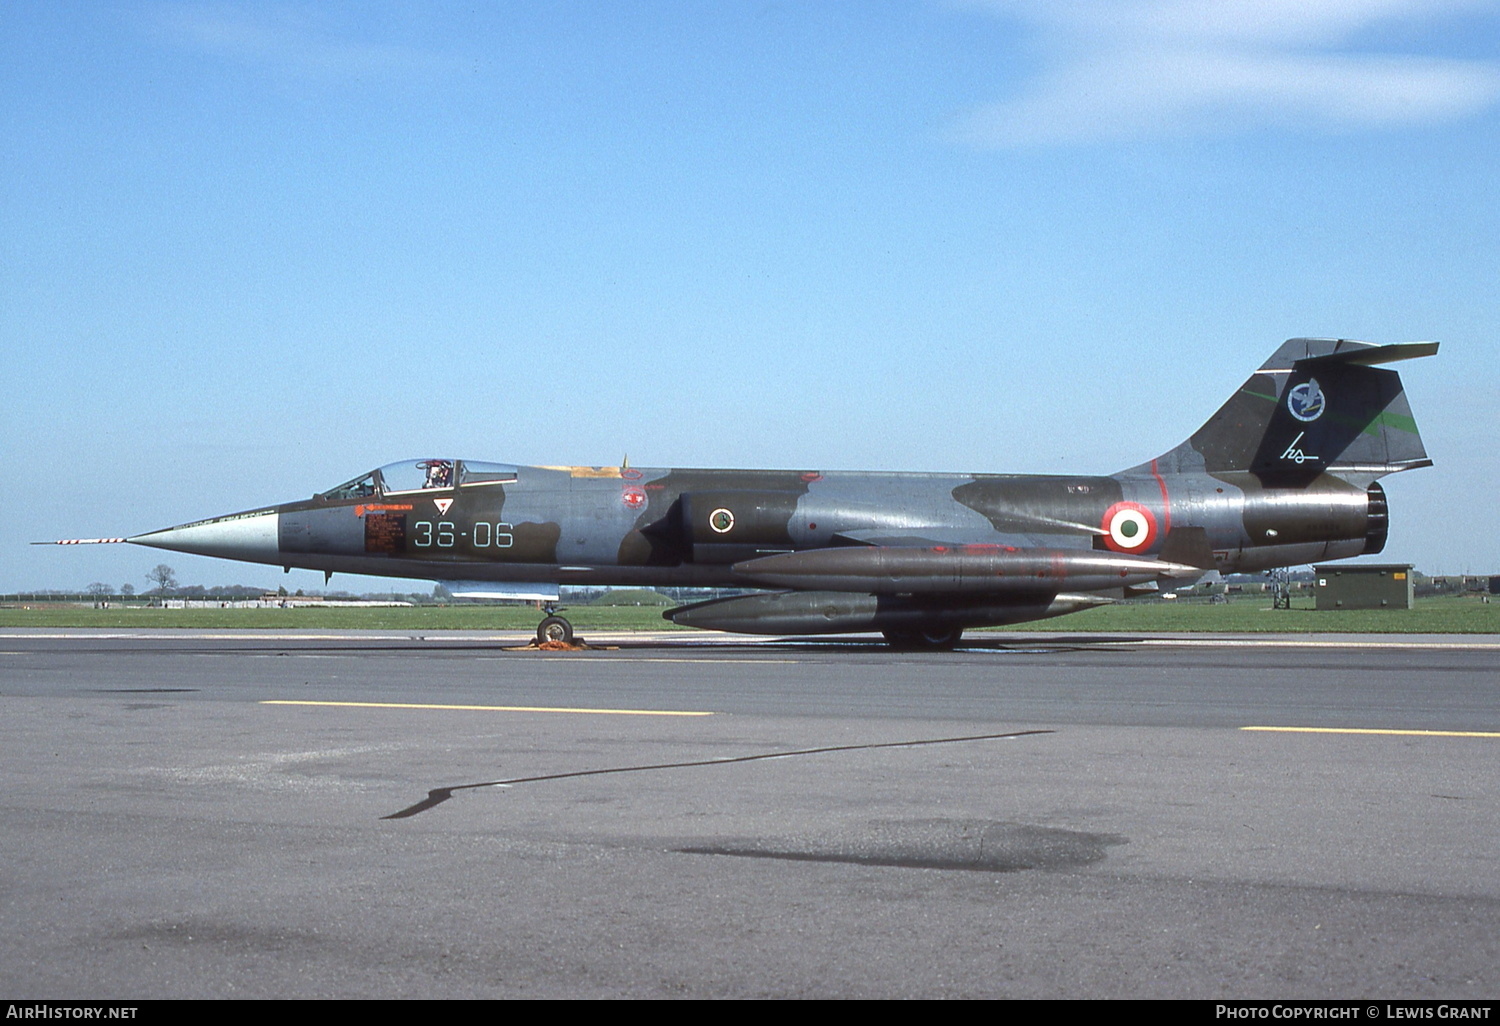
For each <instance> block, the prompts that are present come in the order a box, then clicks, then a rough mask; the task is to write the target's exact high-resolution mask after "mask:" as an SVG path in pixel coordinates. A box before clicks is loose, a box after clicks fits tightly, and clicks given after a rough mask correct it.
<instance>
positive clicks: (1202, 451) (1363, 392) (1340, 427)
mask: <svg viewBox="0 0 1500 1026" xmlns="http://www.w3.org/2000/svg"><path fill="white" fill-rule="evenodd" d="M1437 349H1438V344H1437V343H1436V342H1416V343H1411V344H1408V345H1389V346H1374V345H1370V344H1368V343H1365V342H1353V341H1350V340H1348V339H1320V338H1294V339H1291V340H1290V341H1288V342H1286V343H1285V344H1284V345H1282V347H1281V348H1280V349H1278V350H1276V352H1275V354H1273V355H1272V356H1271V358H1270V359H1269V360H1267V361H1266V362H1265V364H1263V365H1262V366H1261V368H1260V369H1259V370H1258V371H1256V372H1255V374H1254V375H1252V376H1251V378H1250V380H1249V381H1247V382H1245V384H1244V385H1242V386H1241V387H1240V389H1239V391H1238V392H1236V393H1235V394H1234V395H1233V396H1231V397H1230V399H1229V401H1228V402H1226V403H1225V404H1224V405H1223V407H1222V408H1220V410H1219V412H1217V413H1215V414H1214V415H1213V416H1212V417H1210V418H1209V420H1208V423H1206V424H1204V425H1203V426H1202V427H1201V428H1199V429H1198V430H1197V431H1196V432H1194V434H1193V436H1192V438H1190V439H1188V441H1186V442H1184V443H1183V444H1182V445H1179V446H1178V447H1177V448H1176V449H1173V450H1172V451H1171V452H1169V453H1167V454H1166V455H1165V456H1162V457H1161V458H1160V459H1159V460H1158V461H1157V462H1158V463H1159V464H1160V465H1161V467H1162V469H1163V470H1167V469H1168V468H1170V469H1173V470H1179V471H1184V472H1187V471H1194V470H1199V471H1207V472H1208V473H1210V474H1218V473H1234V472H1246V471H1248V472H1249V473H1251V474H1254V475H1255V476H1256V477H1257V478H1259V479H1260V481H1261V483H1262V484H1263V485H1264V486H1266V487H1270V488H1300V487H1303V486H1305V485H1307V484H1308V483H1309V482H1311V481H1312V480H1314V479H1315V478H1317V477H1318V476H1319V475H1320V474H1322V473H1324V472H1329V473H1333V474H1336V475H1338V476H1340V477H1344V478H1346V479H1351V480H1355V479H1357V480H1358V482H1360V483H1361V484H1368V483H1369V482H1372V481H1374V480H1375V479H1376V478H1378V477H1381V476H1383V475H1385V474H1391V473H1395V472H1396V471H1399V470H1410V469H1412V468H1414V467H1426V466H1431V465H1432V461H1431V460H1430V459H1428V458H1427V450H1426V449H1425V448H1423V446H1422V437H1421V435H1419V434H1418V433H1417V423H1416V421H1415V420H1414V419H1413V418H1412V415H1411V407H1410V406H1409V405H1407V402H1406V394H1405V392H1404V391H1403V389H1402V386H1401V377H1400V375H1398V374H1397V373H1396V372H1395V371H1391V370H1381V369H1378V368H1377V365H1379V364H1384V363H1392V362H1395V361H1397V360H1410V359H1415V358H1416V357H1420V356H1431V355H1432V354H1434V353H1436V352H1437Z"/></svg>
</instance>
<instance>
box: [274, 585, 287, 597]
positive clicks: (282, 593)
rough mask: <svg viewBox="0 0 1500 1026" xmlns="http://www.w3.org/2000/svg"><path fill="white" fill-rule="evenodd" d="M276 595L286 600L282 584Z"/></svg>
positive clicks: (284, 587) (284, 586)
mask: <svg viewBox="0 0 1500 1026" xmlns="http://www.w3.org/2000/svg"><path fill="white" fill-rule="evenodd" d="M276 594H278V595H280V596H281V597H282V598H286V585H284V584H283V585H282V586H281V587H279V588H277V589H276Z"/></svg>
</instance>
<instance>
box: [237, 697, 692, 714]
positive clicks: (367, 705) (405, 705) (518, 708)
mask: <svg viewBox="0 0 1500 1026" xmlns="http://www.w3.org/2000/svg"><path fill="white" fill-rule="evenodd" d="M260 704H261V705H321V706H332V707H334V708H339V709H444V710H448V711H456V712H520V713H592V714H594V715H598V716H712V715H713V713H711V712H703V711H700V710H682V709H570V708H552V707H549V706H541V705H430V704H422V703H417V702H313V701H307V700H303V699H290V698H273V699H267V700H266V701H263V702H261V703H260Z"/></svg>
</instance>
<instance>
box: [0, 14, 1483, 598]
mask: <svg viewBox="0 0 1500 1026" xmlns="http://www.w3.org/2000/svg"><path fill="white" fill-rule="evenodd" d="M1497 50H1500V5H1497V4H1496V3H1478V2H1444V0H1420V2H1416V0H1338V2H1318V0H1301V2H1296V3H1291V2H1284V0H1255V2H1240V0H1174V2H1145V0H1137V2H1117V3H1109V2H1103V0H1074V2H1066V0H1051V2H1033V0H1009V2H1007V0H993V2H988V3H986V2H970V3H960V2H922V0H912V2H907V3H897V2H890V3H875V2H871V3H857V4H856V3H832V2H828V3H816V2H808V3H763V2H756V3H748V2H747V3H735V2H726V0H713V2H707V0H705V2H686V0H684V2H658V3H651V2H631V3H619V4H611V3H598V2H579V3H570V2H558V3H548V4H532V3H516V4H504V3H487V4H479V5H473V4H430V5H422V4H407V3H392V4H382V3H378V2H366V3H358V4H347V5H340V4H302V3H279V4H264V3H255V4H237V3H205V4H199V3H160V4H149V3H142V4H109V3H100V2H86V3H66V2H57V0H48V2H38V3H30V2H24V0H13V2H10V3H7V4H5V5H3V6H0V100H3V102H0V129H3V131H0V347H3V351H4V353H5V354H6V360H5V371H4V374H3V376H0V390H3V391H0V399H3V417H4V420H3V431H4V437H5V444H4V447H3V451H0V481H3V482H4V490H5V496H6V499H7V502H6V509H7V511H8V514H9V515H8V516H7V517H6V520H5V523H4V526H3V527H0V553H3V555H0V591H11V590H16V589H25V588H33V587H48V586H52V587H82V586H84V585H86V584H88V583H89V582H91V581H96V580H97V581H105V582H108V583H112V584H116V585H118V584H120V583H124V582H126V581H129V582H131V583H133V584H134V585H135V586H136V587H137V588H138V589H144V588H145V587H146V580H145V577H144V575H145V572H146V571H147V570H148V569H149V568H150V567H152V566H154V565H155V564H156V563H158V562H162V561H163V558H162V557H163V555H164V554H162V553H156V552H152V551H151V550H146V549H137V548H134V547H124V546H116V547H96V548H91V549H58V548H33V547H29V546H27V545H26V544H25V543H26V542H28V541H31V540H38V539H47V538H60V537H97V536H101V535H119V534H133V533H138V532H141V531H145V530H149V529H154V528H158V527H163V526H167V525H169V524H175V523H182V522H185V521H189V520H194V519H198V518H201V517H204V516H209V515H213V514H217V513H223V512H228V511H231V510H237V509H244V508H249V507H253V506H258V505H262V504H265V503H270V502H277V501H285V500H288V499H292V498H297V497H300V496H304V495H308V494H311V493H312V492H313V491H316V490H321V489H324V488H327V487H330V486H332V485H334V484H336V483H338V482H340V481H343V480H346V479H348V478H350V477H353V476H354V475H356V474H357V473H360V472H362V471H364V470H367V469H370V468H372V467H375V466H378V465H381V464H384V463H388V462H392V461H395V460H398V459H406V458H411V457H416V456H423V455H455V456H460V457H469V458H473V459H481V460H495V461H505V462H515V463H581V464H605V463H609V464H613V463H617V462H618V461H619V459H620V458H621V456H623V455H625V454H627V453H628V454H629V457H630V459H631V461H632V462H633V463H635V464H636V465H639V466H777V467H812V468H823V469H882V470H953V471H984V472H1012V471H1024V472H1043V473H1045V472H1063V473H1085V472H1089V473H1092V472H1099V473H1107V472H1112V471H1115V470H1119V469H1121V468H1123V467H1126V466H1130V465H1133V464H1135V463H1138V462H1140V461H1141V460H1143V459H1146V458H1149V457H1150V456H1153V455H1156V454H1157V453H1159V452H1162V451H1164V450H1166V449H1168V448H1170V447H1171V446H1172V445H1175V444H1176V443H1177V442H1178V441H1180V440H1181V439H1183V438H1184V437H1186V436H1187V435H1188V434H1190V433H1191V432H1192V431H1193V429H1194V428H1196V427H1197V426H1198V425H1199V424H1200V423H1201V422H1202V421H1203V420H1205V419H1206V418H1207V417H1208V416H1209V414H1211V413H1212V412H1213V410H1214V409H1216V408H1217V407H1218V405H1219V404H1220V403H1221V402H1222V401H1223V400H1224V399H1225V398H1226V397H1227V396H1228V395H1229V394H1230V393H1231V392H1232V391H1233V389H1234V388H1235V387H1236V386H1237V385H1239V384H1240V382H1242V381H1243V380H1244V378H1245V377H1246V375H1247V374H1248V372H1249V371H1250V370H1252V369H1253V368H1254V367H1255V366H1257V365H1258V364H1259V363H1260V362H1261V361H1262V360H1263V359H1264V358H1265V357H1266V356H1267V355H1269V354H1270V353H1271V352H1272V350H1274V349H1275V347H1276V346H1277V345H1278V344H1279V343H1280V342H1281V340H1282V339H1285V338H1288V337H1292V336H1297V335H1319V336H1341V337H1349V338H1360V339H1366V340H1369V341H1373V342H1401V341H1414V340H1418V339H1436V340H1439V341H1441V342H1443V343H1444V349H1443V351H1442V353H1441V355H1440V356H1438V357H1437V358H1436V359H1432V360H1424V361H1421V362H1419V363H1414V364H1407V365H1404V366H1403V367H1402V370H1403V376H1404V378H1405V380H1406V383H1407V386H1408V395H1409V397H1410V399H1411V402H1412V406H1413V409H1414V411H1415V413H1416V415H1417V418H1418V421H1419V423H1420V424H1421V426H1422V432H1423V437H1424V439H1425V441H1426V443H1427V447H1428V450H1429V452H1430V453H1431V454H1432V456H1433V458H1434V459H1435V460H1436V461H1437V466H1436V467H1435V468H1433V469H1430V470H1423V471H1417V472H1412V473H1409V474H1403V475H1399V476H1397V477H1393V478H1388V479H1387V480H1386V486H1387V489H1388V491H1389V493H1390V496H1391V505H1392V517H1393V527H1392V532H1391V542H1390V545H1389V547H1388V548H1387V550H1386V553H1385V554H1384V556H1382V557H1381V558H1389V559H1392V560H1401V561H1407V560H1410V561H1413V562H1415V563H1417V564H1418V566H1419V567H1421V568H1423V569H1425V570H1429V571H1431V572H1461V571H1470V572H1475V573H1478V572H1500V540H1497V537H1496V532H1495V530H1494V529H1493V527H1492V524H1491V517H1492V516H1493V513H1492V511H1493V510H1494V509H1495V508H1496V506H1497V505H1500V503H1497V499H1500V494H1497V492H1500V488H1497V485H1496V482H1497V480H1500V457H1497V456H1496V444H1495V436H1494V431H1493V427H1492V425H1493V423H1494V421H1495V419H1496V418H1495V408H1496V386H1497V383H1500V374H1497V369H1500V367H1497V365H1500V357H1497V354H1496V349H1495V346H1494V344H1493V342H1494V340H1495V339H1496V338H1497V337H1500V307H1497V303H1496V299H1495V297H1496V294H1497V291H1500V203H1497V198H1500V188H1497V173H1496V168H1500V146H1497V142H1500V135H1497V127H1500V53H1497ZM166 561H167V562H170V563H171V564H172V565H174V566H175V567H176V568H177V570H178V576H179V578H180V579H181V580H182V581H183V582H184V583H197V584H208V585H212V584H216V583H227V582H231V581H232V582H245V583H254V582H264V583H267V584H271V585H275V584H279V583H283V582H285V583H288V584H289V585H295V586H297V587H321V586H322V578H321V575H317V574H311V573H302V572H293V574H292V575H291V576H290V577H283V576H282V574H281V573H280V572H279V571H276V570H271V569H264V568H256V567H249V566H243V567H242V566H239V565H236V564H228V563H221V562H215V561H210V560H203V559H199V558H196V557H187V556H177V555H175V554H174V555H172V556H171V557H170V558H168V559H167V560H166ZM340 586H342V587H345V588H352V589H354V590H364V589H365V588H367V587H369V588H373V587H376V586H378V582H373V581H370V582H367V581H365V580H362V579H358V578H345V577H335V578H334V583H333V587H340ZM416 587H425V586H423V585H420V584H418V585H416Z"/></svg>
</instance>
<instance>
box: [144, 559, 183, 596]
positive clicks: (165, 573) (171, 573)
mask: <svg viewBox="0 0 1500 1026" xmlns="http://www.w3.org/2000/svg"><path fill="white" fill-rule="evenodd" d="M146 580H148V581H150V582H151V583H152V584H154V585H156V590H157V591H159V592H161V593H162V594H163V595H165V594H166V593H167V592H169V591H171V590H172V589H173V588H175V587H177V571H175V570H173V569H172V568H171V567H169V566H167V564H165V563H158V564H156V566H154V567H152V568H151V571H150V573H148V574H146Z"/></svg>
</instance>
